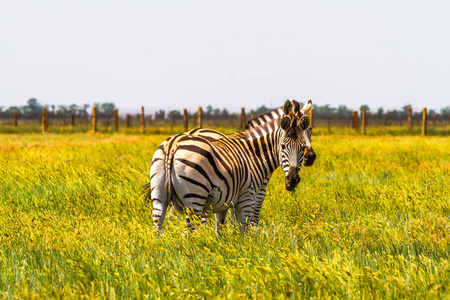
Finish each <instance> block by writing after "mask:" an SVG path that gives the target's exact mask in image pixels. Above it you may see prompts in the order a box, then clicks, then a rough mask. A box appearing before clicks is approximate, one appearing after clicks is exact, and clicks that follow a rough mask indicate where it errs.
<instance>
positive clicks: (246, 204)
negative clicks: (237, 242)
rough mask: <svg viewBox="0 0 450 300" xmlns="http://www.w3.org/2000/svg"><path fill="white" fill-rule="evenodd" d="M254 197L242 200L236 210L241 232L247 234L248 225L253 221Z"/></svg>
mask: <svg viewBox="0 0 450 300" xmlns="http://www.w3.org/2000/svg"><path fill="white" fill-rule="evenodd" d="M254 202H255V201H254V195H252V196H249V197H246V198H243V199H242V200H241V199H240V200H239V201H238V203H237V204H236V206H235V208H234V214H235V217H236V221H237V222H238V224H239V230H240V231H244V232H247V230H248V225H249V223H250V221H251V219H252V215H253V206H254Z"/></svg>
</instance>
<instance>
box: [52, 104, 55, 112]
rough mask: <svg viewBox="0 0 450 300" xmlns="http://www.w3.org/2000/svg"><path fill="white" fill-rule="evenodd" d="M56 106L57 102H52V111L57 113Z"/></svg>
mask: <svg viewBox="0 0 450 300" xmlns="http://www.w3.org/2000/svg"><path fill="white" fill-rule="evenodd" d="M55 108H56V106H55V104H52V113H53V114H55Z"/></svg>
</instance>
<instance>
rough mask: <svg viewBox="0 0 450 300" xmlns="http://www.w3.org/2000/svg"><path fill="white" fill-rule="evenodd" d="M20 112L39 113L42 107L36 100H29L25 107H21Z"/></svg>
mask: <svg viewBox="0 0 450 300" xmlns="http://www.w3.org/2000/svg"><path fill="white" fill-rule="evenodd" d="M22 110H23V112H26V113H39V112H41V111H42V105H41V104H40V103H39V102H38V101H37V99H36V98H31V99H29V100H28V101H27V105H25V106H23V107H22Z"/></svg>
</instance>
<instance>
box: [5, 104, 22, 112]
mask: <svg viewBox="0 0 450 300" xmlns="http://www.w3.org/2000/svg"><path fill="white" fill-rule="evenodd" d="M15 111H18V112H20V107H18V106H10V107H8V109H7V110H6V111H5V112H9V113H12V112H15Z"/></svg>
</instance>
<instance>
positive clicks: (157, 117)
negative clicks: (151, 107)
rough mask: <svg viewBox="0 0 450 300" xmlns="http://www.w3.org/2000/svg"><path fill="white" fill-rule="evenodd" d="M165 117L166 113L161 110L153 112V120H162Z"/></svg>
mask: <svg viewBox="0 0 450 300" xmlns="http://www.w3.org/2000/svg"><path fill="white" fill-rule="evenodd" d="M165 116H166V112H165V111H164V110H162V109H160V110H159V111H157V112H155V120H164V119H165Z"/></svg>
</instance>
